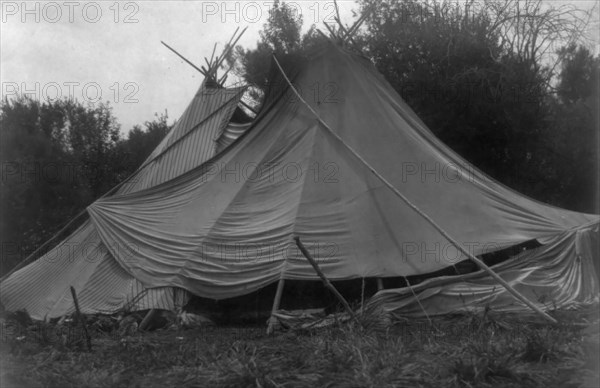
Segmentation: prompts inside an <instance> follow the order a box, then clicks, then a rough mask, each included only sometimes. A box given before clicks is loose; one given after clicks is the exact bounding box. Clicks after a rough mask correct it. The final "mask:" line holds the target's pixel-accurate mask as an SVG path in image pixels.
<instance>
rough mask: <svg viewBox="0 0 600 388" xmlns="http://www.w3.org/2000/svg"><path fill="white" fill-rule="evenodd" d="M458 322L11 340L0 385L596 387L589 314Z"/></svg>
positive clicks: (1, 363) (0, 366)
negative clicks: (85, 345)
mask: <svg viewBox="0 0 600 388" xmlns="http://www.w3.org/2000/svg"><path fill="white" fill-rule="evenodd" d="M560 315H561V316H560V317H559V318H560V321H561V322H562V323H561V324H560V325H557V326H552V325H547V324H541V323H536V322H533V321H531V320H526V319H524V318H523V317H514V316H513V317H510V316H508V317H507V316H501V317H492V316H489V315H485V316H481V315H479V316H478V315H461V316H455V317H445V318H439V319H435V320H434V321H433V324H431V323H430V322H428V321H407V322H404V323H399V324H397V325H394V326H392V327H389V328H387V329H374V328H371V329H369V328H367V329H364V328H361V327H359V326H357V325H354V324H347V325H345V326H341V327H335V328H328V329H322V330H320V331H315V332H295V333H291V332H287V333H278V334H276V335H271V336H267V335H266V334H265V328H264V326H260V327H245V328H232V327H229V328H214V327H210V328H204V329H201V330H187V331H180V332H177V331H167V330H164V331H155V332H152V333H144V334H136V335H134V336H130V337H118V336H116V335H113V334H94V336H93V340H92V342H93V349H92V351H91V352H89V351H87V350H84V349H79V348H78V347H77V346H70V347H68V346H64V345H62V344H61V345H57V344H56V343H51V342H52V341H48V339H47V338H46V339H40V338H36V339H31V338H21V337H19V338H20V339H18V340H16V339H14V340H10V339H9V340H8V342H5V343H4V344H2V345H3V346H2V349H1V350H0V356H1V359H0V385H1V386H2V387H3V388H5V387H13V386H14V387H170V386H173V387H175V386H180V387H491V386H502V387H561V388H564V387H580V386H584V387H585V386H589V387H598V381H599V380H598V378H599V377H598V352H599V349H598V321H597V312H595V313H594V314H593V315H590V314H589V313H586V314H582V313H572V312H563V313H561V314H560Z"/></svg>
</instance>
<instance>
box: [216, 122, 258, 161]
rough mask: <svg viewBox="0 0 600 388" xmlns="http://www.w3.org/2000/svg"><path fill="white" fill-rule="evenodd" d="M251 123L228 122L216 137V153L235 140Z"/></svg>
mask: <svg viewBox="0 0 600 388" xmlns="http://www.w3.org/2000/svg"><path fill="white" fill-rule="evenodd" d="M250 125H252V123H244V124H238V123H229V124H227V126H226V127H225V129H224V130H223V132H222V133H221V135H220V136H219V138H218V139H217V154H218V153H220V152H222V151H223V150H224V149H225V148H227V147H228V146H229V145H230V144H231V143H233V142H234V141H236V140H237V138H238V137H240V136H242V134H243V133H244V132H246V130H247V129H248V128H250Z"/></svg>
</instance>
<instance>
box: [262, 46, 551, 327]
mask: <svg viewBox="0 0 600 388" xmlns="http://www.w3.org/2000/svg"><path fill="white" fill-rule="evenodd" d="M273 59H274V60H275V64H276V65H277V67H278V68H279V71H280V72H281V74H282V75H283V78H285V80H286V81H287V83H288V85H289V87H290V88H291V89H292V91H293V92H294V93H295V94H296V96H297V97H298V99H300V101H302V103H303V104H304V105H305V106H306V107H307V108H308V109H309V110H310V111H311V112H312V114H313V115H314V116H315V117H316V118H317V120H318V121H319V122H320V123H321V125H323V127H325V129H327V131H328V132H329V133H330V134H331V135H332V136H333V137H334V138H336V139H337V140H338V141H339V142H340V143H341V144H342V145H343V146H344V147H345V148H346V149H347V150H348V151H350V153H351V154H352V155H354V157H355V158H357V159H358V160H359V161H360V162H361V163H362V164H363V165H365V166H366V167H367V168H368V169H369V170H370V171H371V173H373V175H375V176H376V177H377V178H378V179H379V180H380V181H381V182H382V183H383V184H385V185H386V186H387V187H388V188H389V189H390V190H392V191H393V192H394V194H396V195H397V196H398V197H399V198H400V199H401V200H402V201H403V202H404V203H406V205H408V207H410V208H411V209H412V210H414V211H415V212H416V213H417V214H419V215H420V216H421V217H422V218H423V219H425V221H427V223H429V224H430V225H431V226H432V227H433V228H434V229H435V230H437V231H438V233H440V234H441V235H442V236H444V238H445V239H446V240H448V241H449V242H450V243H452V244H453V245H454V246H455V247H456V248H457V249H458V250H459V251H460V252H461V253H462V254H464V255H465V256H466V257H468V258H469V259H471V260H473V261H474V262H475V263H476V264H477V265H478V266H479V268H481V269H482V270H484V271H485V272H487V273H488V274H489V275H490V276H491V277H492V278H494V279H495V280H496V281H497V282H498V283H500V284H501V285H502V286H503V287H504V288H505V289H506V290H507V291H508V292H509V293H511V294H512V295H513V296H514V297H515V298H516V299H518V300H520V301H521V302H523V303H524V304H525V305H526V306H528V307H529V308H530V309H532V310H533V311H535V312H536V313H538V314H539V315H540V316H542V317H544V318H545V319H546V320H548V321H549V322H552V323H558V322H557V321H556V319H554V318H552V317H551V316H550V315H548V314H547V313H545V312H544V311H543V310H542V309H540V308H539V307H538V306H536V305H535V304H533V303H532V302H531V301H530V300H529V299H527V298H525V297H524V296H523V295H521V294H520V293H519V292H518V291H517V290H515V289H514V288H513V287H512V286H511V285H510V284H508V282H507V281H506V280H504V279H502V277H500V275H498V274H497V273H496V272H494V271H493V270H492V269H491V268H490V267H488V266H487V265H486V264H485V263H484V262H483V261H481V260H480V259H478V258H477V257H475V255H472V254H471V253H469V252H468V251H467V250H466V249H465V248H464V247H463V246H462V244H460V243H459V242H458V241H456V240H455V239H454V238H452V236H450V235H449V234H448V233H446V231H445V230H444V229H442V227H441V226H439V225H438V224H437V223H436V222H435V221H434V220H433V219H432V218H431V217H429V216H428V215H427V214H426V213H425V212H423V211H422V210H421V209H419V208H418V207H417V206H416V205H414V204H413V203H412V202H411V201H410V200H409V199H408V198H406V197H405V196H404V194H402V193H401V192H400V191H398V189H396V188H395V187H394V186H393V185H392V184H391V183H390V182H388V181H387V179H385V178H384V177H383V176H382V175H381V174H379V173H378V172H377V170H375V168H373V167H372V166H371V165H370V164H369V163H368V162H367V161H366V160H365V159H363V157H362V156H360V155H359V154H358V153H357V152H356V151H354V149H352V147H350V146H349V145H348V144H346V142H344V140H343V139H342V138H341V137H340V136H339V135H338V134H337V133H335V132H334V131H333V130H332V129H331V128H330V127H329V125H327V123H326V122H325V121H323V120H322V119H321V118H320V117H319V115H318V114H317V112H315V110H314V109H313V108H312V107H311V106H310V105H309V104H308V103H307V102H306V101H305V100H304V99H303V98H302V96H301V95H300V93H298V91H297V90H296V88H294V85H292V83H291V81H290V80H289V78H288V77H287V75H286V74H285V72H284V71H283V68H282V67H281V65H280V64H279V61H277V58H275V55H273Z"/></svg>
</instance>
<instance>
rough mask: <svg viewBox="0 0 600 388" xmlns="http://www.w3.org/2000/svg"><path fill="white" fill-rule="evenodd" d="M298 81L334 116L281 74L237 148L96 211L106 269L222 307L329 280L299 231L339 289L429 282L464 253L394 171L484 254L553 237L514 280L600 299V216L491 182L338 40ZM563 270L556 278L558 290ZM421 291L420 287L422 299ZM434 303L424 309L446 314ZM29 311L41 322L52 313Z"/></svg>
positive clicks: (17, 280) (19, 289) (519, 263)
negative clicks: (282, 285) (354, 283)
mask: <svg viewBox="0 0 600 388" xmlns="http://www.w3.org/2000/svg"><path fill="white" fill-rule="evenodd" d="M285 72H286V74H287V75H288V76H289V77H290V79H291V81H292V83H293V85H294V89H296V90H297V91H298V92H299V93H301V95H302V96H303V97H304V98H303V99H304V100H305V101H306V102H307V103H308V105H309V106H310V107H311V109H312V110H313V111H314V112H316V114H317V115H318V117H319V118H317V117H315V114H314V113H313V112H312V111H311V110H310V109H308V108H307V106H305V105H304V103H303V102H302V101H301V100H300V99H298V98H296V97H295V95H294V93H292V92H291V88H290V86H289V85H288V84H287V83H286V82H285V80H284V79H283V78H282V74H281V73H279V72H277V71H275V70H274V71H272V75H271V77H270V81H269V85H270V91H269V93H268V95H267V98H266V101H265V103H264V105H263V106H264V107H263V109H262V110H261V112H260V113H259V115H258V117H257V118H256V120H255V121H254V122H253V124H252V125H251V127H250V128H249V129H248V130H247V131H245V132H244V134H243V135H242V136H240V137H239V138H238V139H237V140H235V141H234V142H233V143H232V144H231V145H230V146H229V147H227V148H226V149H225V150H224V151H223V152H222V153H219V154H217V155H215V156H214V157H213V158H211V159H209V160H207V161H206V162H204V163H202V164H200V165H198V167H195V168H192V169H189V171H187V172H185V173H183V174H179V172H181V171H178V174H177V175H171V176H168V177H167V176H165V177H164V179H159V180H158V181H153V180H147V181H148V182H152V184H148V185H145V186H143V187H140V188H139V189H137V190H135V191H129V192H120V193H119V194H117V195H113V196H110V197H105V198H102V199H100V200H98V201H96V202H95V203H94V204H92V205H91V206H89V207H88V213H89V215H90V222H89V223H88V224H86V226H85V227H86V228H89V232H86V233H91V234H93V235H94V238H97V239H99V240H100V241H101V242H102V247H103V248H104V249H105V253H106V254H105V256H106V257H107V258H109V259H106V261H107V262H109V263H110V264H102V263H100V264H98V265H97V266H98V267H100V266H101V265H111V266H113V267H114V268H115V269H118V271H120V273H121V274H122V276H123V277H124V278H127V279H130V281H131V282H137V284H140V285H141V286H142V287H144V288H145V289H148V290H150V291H152V292H160V290H165V289H169V290H171V289H173V288H175V289H182V290H186V291H188V292H190V293H192V294H195V295H198V296H202V297H205V298H211V299H216V300H221V299H226V298H231V297H235V296H240V295H245V294H248V293H251V292H254V291H257V290H259V289H261V288H262V287H265V286H267V285H269V284H272V283H275V282H277V281H279V280H280V279H292V280H318V276H317V275H316V274H315V272H314V270H313V268H312V267H311V265H310V264H309V263H308V262H307V261H306V260H305V258H304V257H303V256H302V255H301V254H300V252H299V251H298V250H297V249H296V247H295V245H294V240H293V238H294V237H295V236H299V237H300V238H301V239H302V241H303V242H304V244H305V245H306V246H307V247H308V249H309V250H310V251H311V253H312V255H313V256H314V257H315V258H316V259H317V261H318V264H319V266H320V268H321V269H322V271H323V273H324V274H325V275H326V276H327V277H328V278H329V279H330V280H332V281H336V280H347V279H356V278H373V277H374V278H386V277H398V276H401V277H406V276H410V275H420V274H428V273H431V272H434V271H437V270H440V269H444V268H448V267H449V266H452V265H453V264H455V263H457V262H459V261H460V260H462V259H464V258H465V257H464V256H463V255H462V254H461V253H460V252H458V251H457V250H456V249H455V247H453V245H452V244H451V243H449V242H448V240H447V239H446V238H445V237H444V236H443V235H442V234H440V233H439V231H437V230H436V229H435V228H433V227H432V226H431V225H430V224H429V223H428V222H426V221H425V220H424V219H423V217H422V216H421V215H420V214H419V213H416V212H415V211H414V210H413V209H411V208H410V207H409V206H407V205H406V203H404V202H402V201H400V200H399V199H398V197H397V196H396V195H395V194H394V192H393V191H392V190H390V189H389V187H388V186H386V185H385V184H384V183H383V182H382V180H381V179H380V178H379V177H378V176H381V177H384V178H385V180H386V182H389V183H390V184H391V185H393V187H394V188H395V189H397V190H398V191H400V192H402V193H403V195H405V196H406V197H407V198H409V199H410V201H411V202H412V203H413V204H415V206H417V207H418V208H419V209H421V210H422V211H423V212H424V213H426V214H428V215H429V216H430V217H431V218H433V219H434V220H435V221H436V223H437V224H439V225H440V226H441V227H442V228H443V229H444V230H446V231H448V232H449V233H450V234H451V235H452V237H453V238H454V239H455V240H457V241H459V242H460V243H461V244H463V245H464V246H466V247H468V249H469V252H470V253H471V254H473V255H481V254H484V253H487V252H491V251H495V250H499V249H502V248H506V247H510V246H514V245H516V244H519V243H522V242H525V241H530V240H537V241H538V242H539V243H540V244H542V249H540V250H537V251H535V253H534V254H530V255H529V256H527V255H525V256H524V257H517V258H515V259H513V261H511V262H510V263H509V264H505V265H504V266H503V267H502V268H500V274H501V276H503V277H506V278H507V279H508V280H510V281H512V279H513V278H516V279H519V280H523V279H529V280H531V282H532V284H531V285H532V286H534V287H541V288H538V290H540V289H543V291H544V292H545V293H546V294H547V295H545V297H546V298H547V299H548V300H552V298H554V297H555V296H556V295H558V294H560V295H567V296H568V298H566V299H564V300H565V301H566V302H565V304H564V306H569V305H570V303H571V302H573V301H575V302H578V303H579V302H583V301H587V302H590V301H592V302H597V299H598V278H597V260H598V257H597V252H594V251H593V249H587V248H586V249H584V248H581V247H587V246H591V245H592V244H593V242H594V241H595V239H596V240H597V234H598V227H597V226H598V222H599V217H598V216H597V215H590V214H582V213H577V212H572V211H568V210H564V209H559V208H555V207H552V206H548V205H545V204H543V203H540V202H537V201H535V200H532V199H530V198H527V197H524V196H523V195H520V194H519V193H516V192H514V191H512V190H511V189H509V188H507V187H505V186H503V185H501V184H500V183H498V182H496V181H494V180H493V179H491V178H489V177H487V176H485V175H484V174H483V173H481V172H480V171H479V170H477V169H476V168H475V167H473V166H471V165H469V164H468V163H467V162H466V161H465V160H463V159H462V158H461V157H460V156H458V155H457V154H455V153H454V152H453V151H451V150H450V149H449V148H448V147H446V146H445V145H444V144H442V143H441V142H440V141H439V140H438V139H437V138H436V137H435V136H434V135H433V134H432V133H431V131H430V130H429V129H427V128H426V126H425V125H424V124H423V122H422V121H421V120H419V118H418V117H417V116H416V114H415V113H414V112H413V111H412V110H411V109H410V108H409V107H408V106H407V105H406V104H405V103H404V101H403V100H402V98H401V97H400V96H399V95H398V94H397V93H396V92H395V91H394V90H393V89H392V87H391V86H390V85H389V84H388V83H387V82H386V81H385V79H384V78H383V77H382V76H381V75H380V74H379V73H378V72H377V71H376V69H375V68H374V66H373V65H372V64H371V63H370V62H369V61H368V60H367V59H366V58H363V57H361V56H358V55H355V54H353V53H351V52H349V51H347V50H345V49H344V48H342V47H339V46H337V45H335V44H333V43H331V42H327V43H325V44H324V45H323V46H321V47H319V48H318V49H316V50H315V52H313V53H312V54H311V55H310V60H307V61H300V62H298V63H296V64H293V65H289V66H287V67H286V68H285ZM321 120H322V121H321ZM322 122H325V123H327V125H328V127H329V128H331V129H332V130H333V131H334V134H332V133H330V132H329V131H328V130H326V128H324V127H323V124H322ZM166 141H167V142H168V141H169V140H168V139H167V140H166ZM342 142H343V144H342ZM184 144H187V141H186V140H184V141H181V142H180V147H182V152H186V151H185V149H184V148H183V147H184ZM190 146H191V145H190ZM349 149H351V150H353V151H354V152H355V153H353V152H350V151H349ZM177 155H178V158H182V157H184V156H183V155H186V154H185V153H183V154H180V153H178V154H177ZM356 155H360V157H361V158H362V159H363V160H364V161H366V162H368V167H367V165H365V163H363V162H362V161H361V160H359V159H357V158H356ZM188 156H189V157H191V155H188ZM161 166H162V167H161V168H169V166H170V164H169V163H166V162H165V163H164V164H163V165H161ZM373 171H376V172H377V175H375V174H373ZM169 178H170V179H169ZM80 233H83V232H81V231H80ZM96 236H97V237H96ZM125 247H135V249H133V250H128V249H125ZM577 247H579V248H577ZM556 260H558V262H559V263H558V264H555V263H557V261H556ZM39 261H40V260H38V262H39ZM42 261H43V260H42ZM38 262H35V263H33V264H31V265H30V266H29V267H25V268H24V269H22V270H20V271H18V272H16V273H15V274H13V275H12V276H11V277H10V278H9V279H7V280H6V281H4V282H3V283H2V286H1V290H2V302H3V303H4V304H5V305H6V306H7V308H13V309H14V308H19V307H28V306H29V305H27V306H26V303H25V301H26V300H30V299H31V298H32V297H33V296H32V294H29V295H27V296H23V295H22V293H24V292H26V290H28V289H29V288H30V287H33V286H32V285H31V280H28V279H31V278H32V277H34V276H37V278H44V277H46V276H47V275H46V274H40V271H42V270H43V269H41V268H36V267H35V266H36V265H37V266H40V265H47V264H38ZM511 263H512V264H511ZM515 263H516V264H515ZM73 265H74V264H72V263H69V264H64V266H65V267H68V266H73ZM50 267H51V268H54V267H53V266H50ZM590 268H596V271H590ZM505 269H506V271H504V270H505ZM550 270H552V271H554V274H555V276H554V277H553V281H552V282H550V283H544V280H543V279H544V273H547V272H545V271H550ZM511 271H512V272H511ZM536 271H537V272H536ZM115 272H116V270H115ZM34 274H37V275H34ZM526 274H527V276H525V275H526ZM531 274H534V275H535V276H530V275H531ZM477 276H479V277H480V278H465V277H455V279H454V280H452V279H451V280H447V282H448V283H453V282H454V283H457V282H462V283H461V284H466V287H473V290H475V289H476V287H477V285H476V282H477V281H479V280H481V279H483V278H485V276H484V275H482V274H481V273H478V275H477ZM511 276H513V278H511ZM75 277H76V278H77V276H75ZM88 278H89V277H88ZM478 279H479V280H478ZM103 281H107V279H105V280H103ZM486 281H487V282H488V283H489V280H485V279H484V280H482V282H483V283H481V284H484V285H485V282H486ZM61 282H63V283H64V282H65V280H64V279H63V280H61ZM469 282H470V283H469ZM542 283H544V284H542ZM24 284H25V285H24ZM51 284H54V287H57V286H56V280H55V281H54V282H52V281H49V282H48V283H47V286H45V287H46V288H45V289H47V290H50V289H52V287H51ZM523 284H524V286H523V287H525V288H526V287H528V286H529V285H528V284H527V283H526V282H525V283H523ZM436 285H437V286H439V284H438V283H436ZM481 287H484V286H481ZM494 287H495V288H496V289H499V288H501V287H500V286H498V285H494ZM59 288H60V287H59ZM423 290H424V288H423V287H422V288H421V289H419V290H416V291H417V292H420V291H423ZM405 291H406V290H405ZM414 291H415V288H414V287H411V288H410V290H409V291H406V292H410V294H411V295H412V297H414V295H415V292H414ZM102 292H105V290H102ZM394 292H396V294H399V296H398V295H394V294H393V293H394ZM403 292H404V291H399V290H396V291H384V292H381V293H379V294H378V295H377V296H376V298H381V297H382V296H381V295H384V294H385V295H387V299H386V302H387V303H388V304H387V307H386V308H388V309H393V307H394V306H395V307H398V306H401V305H402V299H401V298H402V297H404V294H403ZM386 293H387V294H386ZM438 294H439V295H445V296H447V295H451V294H450V293H449V292H447V293H438ZM61 295H62V294H61ZM397 296H398V297H397ZM62 298H63V299H64V300H65V301H66V300H68V296H67V295H66V294H65V295H62ZM96 298H97V299H101V295H100V292H98V293H97V295H96ZM425 299H426V298H425ZM434 299H435V298H432V299H430V300H432V301H433V302H432V303H430V304H429V307H428V306H425V307H424V308H431V309H432V312H433V313H436V311H435V304H436V303H435V301H434ZM439 300H443V299H438V300H437V301H439ZM490 301H491V302H493V298H488V302H490ZM532 301H533V302H535V303H537V304H539V305H540V306H541V307H542V308H548V307H549V306H548V304H546V303H545V302H544V301H541V300H540V299H539V298H538V299H537V300H536V299H533V300H532ZM28 303H30V305H31V306H34V307H36V310H34V311H35V312H36V313H37V314H38V316H39V315H40V311H43V312H45V313H48V312H47V309H46V310H44V309H42V308H39V307H37V305H34V304H33V303H32V302H28ZM65 303H66V302H65ZM394 303H396V304H395V305H393V304H394ZM511 303H513V304H514V305H519V303H518V302H515V301H511ZM405 304H408V302H406V303H405ZM492 304H493V303H492ZM390 306H392V307H390ZM398 309H400V308H398ZM398 309H396V310H395V311H398ZM421 309H422V307H421ZM64 311H67V309H66V307H65V309H63V310H62V311H61V312H64ZM440 311H441V313H443V312H444V311H442V310H440ZM30 313H31V311H30ZM48 314H49V313H48ZM54 315H56V314H54Z"/></svg>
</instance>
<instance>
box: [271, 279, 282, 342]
mask: <svg viewBox="0 0 600 388" xmlns="http://www.w3.org/2000/svg"><path fill="white" fill-rule="evenodd" d="M284 283H285V279H284V278H283V273H282V274H281V278H280V279H279V283H277V291H276V292H275V300H273V309H271V317H270V318H269V326H267V334H271V333H273V329H274V327H275V320H276V319H277V318H275V317H274V316H273V315H274V314H275V313H276V312H277V310H279V304H280V303H281V295H283V285H284Z"/></svg>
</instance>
